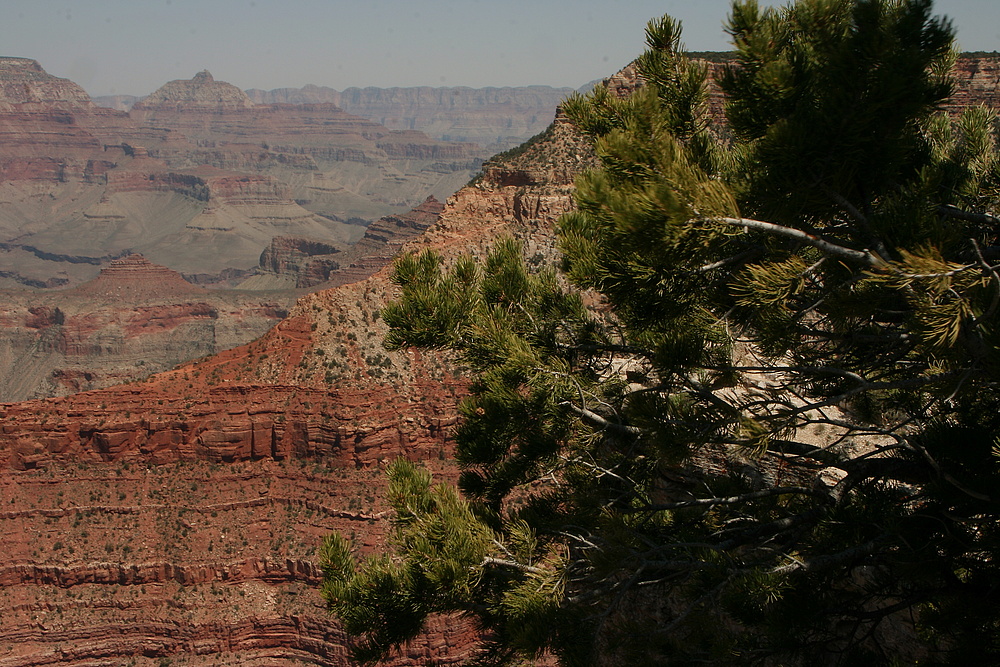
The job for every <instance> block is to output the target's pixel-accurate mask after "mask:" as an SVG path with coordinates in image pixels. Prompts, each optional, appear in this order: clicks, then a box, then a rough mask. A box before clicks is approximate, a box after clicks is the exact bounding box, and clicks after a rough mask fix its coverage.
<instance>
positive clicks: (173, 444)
mask: <svg viewBox="0 0 1000 667" xmlns="http://www.w3.org/2000/svg"><path fill="white" fill-rule="evenodd" d="M998 73H1000V58H997V57H990V58H985V59H979V60H976V61H969V60H968V59H966V60H964V61H960V63H959V70H958V82H959V86H960V92H959V94H960V95H961V94H965V95H967V98H966V101H965V102H962V103H961V104H962V105H963V106H964V105H967V104H970V103H972V102H975V101H986V103H988V104H992V105H993V108H996V103H995V101H990V100H995V97H991V96H995V95H996V94H997V91H998V87H1000V86H998V84H1000V76H998ZM640 84H641V82H639V81H638V80H637V79H636V77H635V76H634V72H632V71H631V70H629V69H628V68H626V70H624V71H623V72H622V73H620V74H619V75H616V76H615V77H612V78H611V79H609V80H608V82H607V85H609V87H610V88H611V89H612V90H614V91H615V92H616V93H618V94H623V95H624V94H628V92H629V91H630V90H632V89H633V88H634V87H635V86H636V85H640ZM240 99H241V98H240ZM234 102H235V103H236V104H240V103H241V102H239V100H238V99H235V98H234ZM717 103H718V97H717V96H716V97H714V98H713V104H717ZM713 108H714V107H713ZM958 108H959V107H958V106H956V107H955V109H954V110H957V109H958ZM102 113H103V112H102ZM109 113H120V112H112V111H110V110H109ZM163 113H164V114H165V115H164V116H163V117H164V118H169V115H170V114H171V113H174V112H173V111H171V110H166V111H164V112H163ZM227 113H228V112H227ZM234 113H237V112H234ZM303 113H305V111H303ZM227 122H228V121H227ZM251 126H252V125H251V124H248V125H246V126H244V127H251ZM189 131H191V130H189ZM247 131H249V130H247ZM70 136H71V137H72V136H73V135H72V133H71V134H70ZM168 143H169V142H166V141H164V143H163V144H161V146H163V147H164V148H163V150H164V152H163V153H162V155H163V156H165V157H164V158H157V159H167V158H169V157H170V155H171V154H170V151H169V150H168V148H169V146H168V145H167V144H168ZM206 150H207V147H206ZM137 153H138V152H137ZM176 155H179V154H175V157H174V158H171V159H177V160H179V159H180V158H179V157H176ZM133 157H134V156H133ZM137 159H146V158H145V157H142V156H139V157H138V158H137ZM149 159H153V158H149ZM594 164H595V160H594V156H593V154H592V152H591V151H590V149H589V147H588V146H587V144H586V142H585V141H584V140H582V139H581V137H579V135H578V134H577V133H576V132H575V131H574V129H573V127H572V126H571V124H569V123H568V122H567V121H566V120H565V118H563V117H562V116H560V115H558V114H557V115H556V118H555V120H554V122H553V123H552V125H551V126H550V127H549V128H548V129H547V130H546V131H545V133H544V134H543V135H542V136H540V137H539V138H538V139H536V140H535V141H533V142H531V143H530V145H526V146H525V147H523V149H521V150H515V151H511V152H509V153H507V154H505V155H503V156H502V157H498V158H496V159H494V160H491V161H488V162H487V163H486V164H485V165H484V166H483V168H482V170H481V172H480V174H479V176H478V177H477V178H476V179H475V180H474V182H473V183H471V184H470V185H468V186H466V187H464V188H462V189H460V190H458V191H457V192H456V193H455V194H454V195H452V196H450V197H448V198H447V199H446V201H445V202H444V203H443V204H441V203H440V202H439V201H438V200H437V199H434V200H431V199H424V200H423V201H422V202H420V203H419V205H418V206H417V208H416V209H415V210H414V211H413V212H411V213H410V214H406V215H401V214H398V213H396V214H393V215H390V216H387V217H384V218H382V219H381V220H379V221H378V222H377V223H373V224H372V225H370V226H369V227H368V228H367V230H365V233H364V236H363V238H361V240H359V241H358V242H357V243H356V244H355V245H354V246H353V247H352V248H345V249H341V248H340V246H338V245H336V244H334V243H327V242H324V243H319V244H318V243H314V241H315V239H313V240H309V239H308V238H304V237H299V236H296V235H292V234H289V235H276V236H278V237H280V238H275V239H274V240H272V241H270V242H269V244H268V245H267V247H266V250H264V249H262V250H259V251H258V252H262V253H263V256H260V257H258V258H257V259H256V260H255V261H258V262H259V266H260V268H261V272H260V273H259V274H257V275H256V276H251V277H250V278H248V280H253V279H260V280H261V281H262V282H266V283H267V284H268V285H273V284H275V281H287V282H290V281H291V280H293V279H294V281H295V283H296V284H299V281H300V280H301V281H303V284H306V283H311V282H312V281H313V280H315V279H317V278H319V277H322V276H324V275H325V276H326V281H325V282H323V283H313V284H312V285H311V286H310V287H309V289H315V288H317V287H319V286H322V285H325V284H327V283H330V282H331V280H337V276H338V275H340V276H341V277H340V280H342V281H343V282H342V283H341V284H338V285H336V286H334V287H328V288H325V289H319V290H318V291H314V292H312V293H309V294H303V295H301V296H300V298H298V300H297V301H296V302H295V303H294V304H293V305H291V306H289V308H288V313H287V316H286V317H284V318H283V319H282V320H281V321H280V322H278V323H277V324H276V325H275V326H274V327H273V328H271V329H270V330H269V331H267V332H266V333H264V334H263V335H260V336H259V337H256V338H255V339H254V340H253V341H252V342H246V343H244V344H241V345H238V346H235V347H233V348H231V349H228V350H223V351H218V352H216V353H213V354H211V356H206V357H204V358H201V359H197V360H194V361H189V362H186V363H182V364H180V365H179V366H177V367H176V368H173V369H171V370H166V371H164V372H160V373H157V374H155V375H153V376H151V377H149V378H146V379H144V380H139V381H134V382H131V383H128V384H124V385H118V386H111V387H106V388H102V389H97V390H92V391H85V392H82V393H74V394H70V395H64V396H58V397H53V398H48V399H44V400H41V399H40V400H31V401H23V402H18V403H7V404H3V405H0V531H2V534H3V536H4V544H5V545H7V554H8V556H7V558H6V559H5V562H4V564H3V565H2V566H0V582H3V587H2V588H0V609H3V611H4V618H5V621H6V622H5V624H4V627H3V629H0V667H27V666H28V665H66V666H70V665H72V666H76V667H82V666H83V665H88V666H92V665H120V664H132V665H136V666H142V667H147V666H152V665H162V664H168V662H169V664H174V665H192V666H198V665H225V664H230V665H278V666H281V665H292V664H301V663H307V664H317V665H349V664H351V663H350V661H349V659H348V658H347V654H346V646H347V643H348V639H347V638H346V637H344V635H343V633H342V631H341V630H340V629H339V628H338V626H337V624H336V623H335V622H334V621H333V620H331V619H330V618H329V617H328V616H327V614H326V612H325V609H324V606H323V602H322V599H321V597H320V594H319V591H318V587H317V584H318V581H319V577H320V571H319V560H318V556H317V550H318V548H319V546H320V543H321V540H322V537H323V535H325V534H326V533H328V532H329V531H331V530H338V531H340V532H342V533H343V534H344V535H348V536H350V537H351V538H352V539H353V540H354V542H355V545H356V546H357V548H358V549H359V551H361V552H362V553H372V552H374V551H375V550H378V549H379V548H381V547H383V546H384V545H385V543H386V540H387V539H388V529H389V525H388V516H387V514H386V510H387V508H386V505H385V503H384V500H383V498H382V493H381V492H382V490H383V489H384V478H383V475H382V469H383V468H384V466H385V465H386V463H387V462H389V461H391V460H393V459H394V458H396V457H400V456H402V457H406V458H408V459H411V460H415V461H420V462H422V464H423V465H425V466H426V467H427V468H428V469H430V470H431V471H432V473H433V474H434V475H435V478H436V479H437V480H444V481H452V480H454V478H455V474H456V471H455V469H454V468H453V465H452V463H451V462H450V454H451V445H450V441H449V438H448V434H449V429H450V428H451V427H452V426H453V425H454V424H455V422H456V420H457V418H458V417H457V412H456V409H455V404H456V402H457V400H459V399H460V398H461V397H462V396H463V395H464V394H465V393H466V391H467V380H466V379H465V378H464V377H463V375H462V372H461V369H460V368H459V367H458V366H457V365H456V363H455V360H454V359H452V358H450V357H449V356H448V355H447V354H444V353H437V352H433V351H421V350H413V349H410V350H404V351H398V352H387V351H385V350H384V349H383V348H382V347H381V344H380V342H381V338H382V336H383V335H384V334H385V332H386V328H385V325H384V323H383V322H382V320H381V319H380V317H379V311H380V309H381V308H382V307H384V305H385V304H386V303H387V302H388V301H389V300H390V299H392V298H393V296H394V294H395V287H394V286H393V284H392V282H391V279H390V278H391V267H389V266H387V262H388V261H389V260H390V258H391V256H392V255H393V254H394V253H396V252H398V251H404V252H406V251H420V250H423V249H433V250H435V251H437V252H438V253H440V254H441V255H442V256H443V257H444V258H445V260H446V261H452V260H454V258H456V257H457V256H458V255H460V254H472V255H473V256H475V257H480V256H483V254H484V253H485V251H486V249H487V248H488V247H489V246H490V245H491V243H492V242H493V240H494V239H496V238H497V237H500V236H513V237H515V238H517V239H519V240H521V241H522V243H523V244H524V247H525V251H526V255H527V257H529V258H531V261H532V262H533V263H535V264H538V265H543V264H550V265H551V264H554V263H555V262H557V253H556V250H555V239H554V234H553V224H554V222H555V220H557V219H558V217H559V216H560V215H562V214H563V213H564V212H566V211H569V210H571V209H572V207H573V199H572V194H573V179H574V177H575V175H576V174H578V173H580V172H581V171H583V170H585V169H587V168H589V167H591V166H593V165H594ZM215 168H217V169H218V168H220V167H215ZM154 180H155V179H154ZM178 187H188V188H194V190H192V191H193V192H196V193H197V192H199V191H200V190H198V188H200V187H201V186H200V184H199V182H196V181H191V182H190V183H189V184H188V185H179V186H178ZM216 187H222V186H216ZM255 187H256V186H255ZM173 192H175V191H173ZM233 196H234V197H236V194H233ZM359 236H360V235H359ZM22 251H23V250H22ZM23 252H28V251H23ZM362 255H363V256H362ZM366 258H367V259H366ZM149 259H150V260H152V261H154V262H155V259H154V258H152V257H150V258H149ZM117 262H118V263H117V264H116V265H115V267H116V271H117V273H115V272H112V273H113V275H112V276H110V278H111V279H113V278H115V276H116V275H118V274H128V273H129V272H133V273H142V272H151V271H152V272H155V273H156V275H159V276H161V279H160V280H158V281H155V282H162V283H163V284H164V289H178V290H179V289H181V288H183V290H186V291H185V292H184V293H185V294H193V293H197V294H201V292H198V290H197V289H196V288H194V287H190V288H188V287H184V286H183V285H179V283H177V282H176V280H175V279H174V278H169V279H168V278H166V274H163V273H162V272H161V270H160V269H157V268H154V267H151V266H149V265H147V264H146V263H145V262H144V261H143V260H140V259H138V258H135V257H122V258H118V259H117ZM333 264H337V268H336V269H334V268H333ZM344 267H348V268H349V269H352V270H353V271H354V273H349V272H348V273H343V271H344ZM328 269H329V272H327V270H328ZM338 272H339V273H338ZM105 278H107V276H105ZM97 282H98V283H100V279H99V280H98V281H97ZM80 289H83V286H81V287H80ZM88 289H93V290H95V291H97V292H100V291H102V289H103V288H101V287H100V284H98V285H97V286H96V287H93V288H88ZM84 291H86V290H84ZM155 297H156V295H155V294H150V295H148V298H150V299H154V298H155ZM185 299H187V300H188V301H192V302H194V299H193V298H192V297H188V296H186V297H185ZM31 307H35V308H36V312H31V311H30V308H31ZM60 308H61V307H60ZM25 312H26V313H28V314H27V315H25V316H24V322H25V324H24V325H22V326H26V327H28V328H31V327H30V326H29V325H28V324H27V323H28V322H29V320H30V322H31V323H32V324H33V325H35V327H34V330H35V331H38V332H41V331H48V330H52V331H53V333H55V332H56V328H57V327H65V326H66V322H67V321H69V320H70V319H71V317H72V315H73V314H72V313H70V312H68V311H66V310H62V309H60V311H59V312H58V313H57V312H56V310H55V309H54V308H50V309H48V310H46V309H44V308H38V307H37V306H36V305H32V306H29V307H28V309H27V310H26V311H25ZM188 317H193V315H190V314H189V315H188ZM152 321H153V320H150V322H152ZM133 326H138V322H136V323H135V324H134V325H133ZM474 636H475V635H474V629H472V628H469V627H468V626H465V625H463V624H462V623H461V621H460V620H456V619H450V618H440V619H437V620H436V621H435V622H434V624H433V625H432V626H431V627H430V628H429V629H428V631H427V632H426V633H425V634H424V635H423V636H422V637H421V638H420V639H419V640H417V641H415V642H413V643H411V644H409V645H406V646H404V647H402V648H401V650H400V651H399V653H398V654H397V655H396V656H395V657H394V658H393V660H392V662H391V664H393V665H400V666H402V665H423V664H428V662H429V661H431V660H434V661H435V663H436V664H442V665H448V664H458V663H460V662H461V661H463V660H465V659H467V658H469V657H470V656H471V651H472V648H471V643H470V642H471V639H472V638H473V637H474ZM165 661H166V662H165Z"/></svg>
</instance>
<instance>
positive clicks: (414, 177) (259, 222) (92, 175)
mask: <svg viewBox="0 0 1000 667" xmlns="http://www.w3.org/2000/svg"><path fill="white" fill-rule="evenodd" d="M483 157H485V155H484V154H483V152H482V150H481V149H479V148H478V147H477V146H475V145H473V144H468V143H460V142H447V141H439V140H435V139H431V138H430V137H428V136H427V135H425V134H423V133H421V132H418V131H415V130H390V129H388V128H386V127H384V126H382V125H379V124H377V123H374V122H372V121H369V120H366V119H364V118H361V117H358V116H355V115H352V114H349V113H347V112H345V111H344V110H342V109H340V108H339V107H337V106H335V105H332V104H329V103H320V104H300V105H290V104H255V103H254V102H252V101H251V100H250V98H249V97H248V96H247V95H246V93H244V92H243V91H241V90H239V89H238V88H236V87H235V86H232V85H230V84H228V83H225V82H221V81H216V80H215V79H214V78H213V77H212V75H211V74H210V73H208V72H200V73H198V74H196V75H195V76H194V77H193V78H192V79H190V80H179V81H172V82H168V83H167V84H165V85H164V86H163V87H161V88H160V89H159V90H157V91H156V92H154V93H153V94H152V95H150V96H149V97H147V98H146V99H145V100H143V102H141V103H140V104H136V105H135V106H134V107H133V108H132V109H131V110H130V111H129V112H124V111H116V110H113V109H108V108H103V107H99V106H97V105H95V104H94V103H93V102H92V101H91V100H90V99H89V97H88V96H87V94H86V93H85V92H84V91H83V90H82V89H81V88H80V87H79V86H77V85H76V84H74V83H73V82H71V81H68V80H66V79H59V78H57V77H54V76H51V75H49V74H47V73H46V72H45V71H44V70H43V69H42V67H41V66H40V65H39V64H38V63H37V62H35V61H33V60H29V59H23V58H3V59H0V244H2V245H0V260H2V264H3V274H2V277H0V280H2V281H3V282H2V283H0V287H11V288H15V289H20V288H21V287H23V286H25V285H42V286H47V285H50V284H52V281H53V280H55V281H56V282H58V283H59V284H61V285H74V284H79V283H80V282H83V281H85V280H88V279H91V278H94V277H95V276H96V275H97V272H98V270H99V266H100V264H101V263H102V262H106V261H107V260H108V259H110V258H113V257H115V256H119V255H122V254H128V253H130V252H138V253H141V254H143V255H144V256H145V257H146V258H148V259H149V260H150V261H152V262H154V263H157V264H161V265H164V266H167V267H169V268H171V269H174V270H176V271H180V272H184V273H189V274H221V273H222V272H223V271H225V270H227V269H228V270H247V269H250V268H252V267H253V266H255V265H256V264H257V261H258V258H259V255H260V253H261V252H262V251H263V249H264V248H265V247H267V246H268V245H269V244H270V242H271V239H272V238H274V237H275V236H299V237H308V238H314V239H317V240H320V241H323V242H327V243H334V244H338V245H339V246H341V247H347V246H349V245H350V244H352V243H354V242H355V241H357V240H358V239H360V238H361V236H362V235H363V234H364V226H365V225H367V224H368V223H370V222H371V221H373V220H376V219H378V218H380V217H382V216H383V215H388V214H400V213H404V212H405V211H407V210H409V209H410V208H412V207H413V206H416V205H418V204H419V203H420V202H422V201H423V200H424V198H426V197H427V196H428V195H429V194H432V195H434V196H436V197H438V198H439V199H443V198H445V197H447V196H448V195H450V194H451V193H452V192H454V191H455V190H457V189H458V188H459V187H461V185H463V184H464V183H465V182H467V181H468V180H469V178H470V177H471V176H472V175H473V174H474V173H475V171H476V170H477V169H478V167H479V165H480V164H481V162H482V159H483Z"/></svg>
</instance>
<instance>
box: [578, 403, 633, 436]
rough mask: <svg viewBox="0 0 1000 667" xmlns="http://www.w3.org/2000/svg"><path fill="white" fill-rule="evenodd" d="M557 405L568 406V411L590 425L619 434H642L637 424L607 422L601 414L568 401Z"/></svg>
mask: <svg viewBox="0 0 1000 667" xmlns="http://www.w3.org/2000/svg"><path fill="white" fill-rule="evenodd" d="M559 405H562V406H565V407H567V408H569V410H570V412H573V413H575V414H576V415H578V416H579V417H581V418H583V420H584V421H586V422H587V423H589V424H590V425H591V426H596V427H597V428H599V429H600V430H602V431H610V432H612V433H617V434H619V435H628V436H632V437H637V436H640V435H642V434H643V430H642V429H641V428H639V427H637V426H626V425H624V424H615V423H614V422H609V421H608V420H607V419H605V418H604V417H602V416H601V415H599V414H597V413H596V412H593V411H592V410H587V409H586V408H581V407H577V406H576V405H573V404H572V403H570V402H569V401H562V402H561V403H559Z"/></svg>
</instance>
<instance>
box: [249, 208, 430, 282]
mask: <svg viewBox="0 0 1000 667" xmlns="http://www.w3.org/2000/svg"><path fill="white" fill-rule="evenodd" d="M443 211H444V204H442V203H441V202H439V201H438V200H437V199H435V198H434V196H433V195H432V196H430V197H428V198H427V199H425V200H424V202H423V203H422V204H420V206H418V207H416V208H415V209H413V210H412V211H410V212H408V213H404V214H403V215H399V216H396V215H390V216H386V217H383V218H379V219H378V220H376V221H375V222H373V223H372V224H370V225H368V228H367V229H366V230H365V235H364V236H363V237H361V240H360V241H358V242H357V243H355V244H354V245H353V246H351V247H350V248H348V249H347V250H345V251H341V250H340V249H339V248H337V247H335V246H331V245H328V244H325V243H322V242H319V241H315V240H311V239H303V238H286V237H279V238H275V239H274V241H272V243H271V246H270V247H269V248H268V249H267V250H265V251H264V252H263V253H261V256H260V265H259V267H258V272H259V274H269V275H274V276H276V277H280V278H285V279H288V280H294V281H295V286H296V287H303V288H306V287H315V286H317V285H322V284H324V283H326V286H327V287H330V286H335V285H346V284H348V283H353V282H357V281H359V280H363V279H365V278H367V277H369V276H371V275H372V274H374V273H375V272H376V271H378V270H379V269H381V268H382V267H384V266H386V265H387V264H388V263H389V262H391V261H392V258H393V257H395V256H396V254H397V253H398V252H399V250H400V248H402V247H403V245H404V244H405V243H406V242H407V241H409V240H410V239H412V238H414V237H416V236H419V235H420V234H421V233H422V232H423V231H424V230H426V229H427V228H428V227H430V226H431V225H432V224H433V223H434V222H435V221H436V220H437V219H438V217H439V216H440V215H441V213H442V212H443ZM259 274H258V275H259ZM251 280H256V278H254V279H251Z"/></svg>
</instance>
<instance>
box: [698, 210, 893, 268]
mask: <svg viewBox="0 0 1000 667" xmlns="http://www.w3.org/2000/svg"><path fill="white" fill-rule="evenodd" d="M710 220H711V221H713V222H723V223H726V224H727V225H735V226H737V227H745V228H746V229H755V230H758V231H762V232H767V233H768V234H774V235H775V236H784V237H785V238H789V239H794V240H796V241H801V242H802V243H805V244H806V245H811V246H812V247H814V248H818V249H819V250H822V251H823V252H825V253H829V254H831V255H834V256H836V257H841V258H843V259H847V260H850V261H852V262H860V263H862V264H865V265H867V266H872V267H875V266H882V265H884V264H885V262H884V261H883V260H882V259H881V258H879V257H877V256H876V255H875V254H873V253H872V252H870V251H868V250H854V249H853V248H845V247H844V246H841V245H837V244H836V243H831V242H830V241H827V240H825V239H821V238H820V237H818V236H815V235H813V234H810V233H808V232H804V231H802V230H801V229H794V228H792V227H785V226H784V225H776V224H774V223H773V222H764V221H763V220H752V219H750V218H710Z"/></svg>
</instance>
